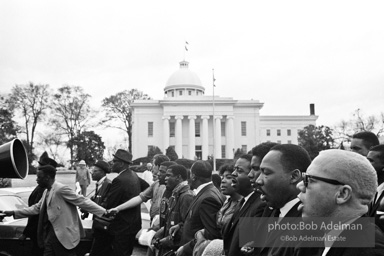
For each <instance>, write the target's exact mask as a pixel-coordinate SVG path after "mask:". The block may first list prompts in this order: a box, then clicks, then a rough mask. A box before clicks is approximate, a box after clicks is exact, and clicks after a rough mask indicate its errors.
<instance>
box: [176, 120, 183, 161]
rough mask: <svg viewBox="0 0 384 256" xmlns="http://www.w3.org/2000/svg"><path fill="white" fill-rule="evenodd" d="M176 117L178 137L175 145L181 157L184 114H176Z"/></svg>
mask: <svg viewBox="0 0 384 256" xmlns="http://www.w3.org/2000/svg"><path fill="white" fill-rule="evenodd" d="M175 119H176V126H175V139H176V145H175V151H176V153H177V155H178V156H179V158H182V156H183V126H182V121H183V116H175Z"/></svg>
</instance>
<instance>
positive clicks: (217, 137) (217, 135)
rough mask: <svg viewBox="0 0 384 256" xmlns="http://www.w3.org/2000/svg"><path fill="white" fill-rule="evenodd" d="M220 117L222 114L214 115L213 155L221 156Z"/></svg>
mask: <svg viewBox="0 0 384 256" xmlns="http://www.w3.org/2000/svg"><path fill="white" fill-rule="evenodd" d="M221 119H222V116H215V127H214V129H215V138H214V139H215V157H216V158H221Z"/></svg>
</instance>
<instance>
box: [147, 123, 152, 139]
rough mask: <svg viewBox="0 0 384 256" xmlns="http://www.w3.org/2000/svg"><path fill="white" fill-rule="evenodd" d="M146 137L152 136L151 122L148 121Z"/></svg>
mask: <svg viewBox="0 0 384 256" xmlns="http://www.w3.org/2000/svg"><path fill="white" fill-rule="evenodd" d="M148 137H153V122H148Z"/></svg>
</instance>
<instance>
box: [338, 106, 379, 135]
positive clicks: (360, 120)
mask: <svg viewBox="0 0 384 256" xmlns="http://www.w3.org/2000/svg"><path fill="white" fill-rule="evenodd" d="M333 130H334V134H335V136H334V139H335V140H339V141H347V142H349V141H350V140H351V138H352V136H353V134H355V133H357V132H362V131H369V132H373V133H375V134H376V135H377V137H380V135H381V134H382V133H383V132H384V112H381V113H380V115H379V116H375V115H369V116H366V115H365V114H364V113H363V112H362V111H361V109H356V110H355V111H354V112H353V114H352V117H351V118H350V119H349V120H341V121H340V123H338V124H337V125H336V126H335V127H334V129H333Z"/></svg>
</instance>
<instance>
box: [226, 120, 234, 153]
mask: <svg viewBox="0 0 384 256" xmlns="http://www.w3.org/2000/svg"><path fill="white" fill-rule="evenodd" d="M233 119H234V117H233V116H227V122H226V123H225V124H226V138H227V140H226V141H227V145H226V146H225V151H226V152H225V158H229V159H231V158H233V156H234V155H233V153H234V152H233V149H234V148H235V129H234V125H233Z"/></svg>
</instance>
